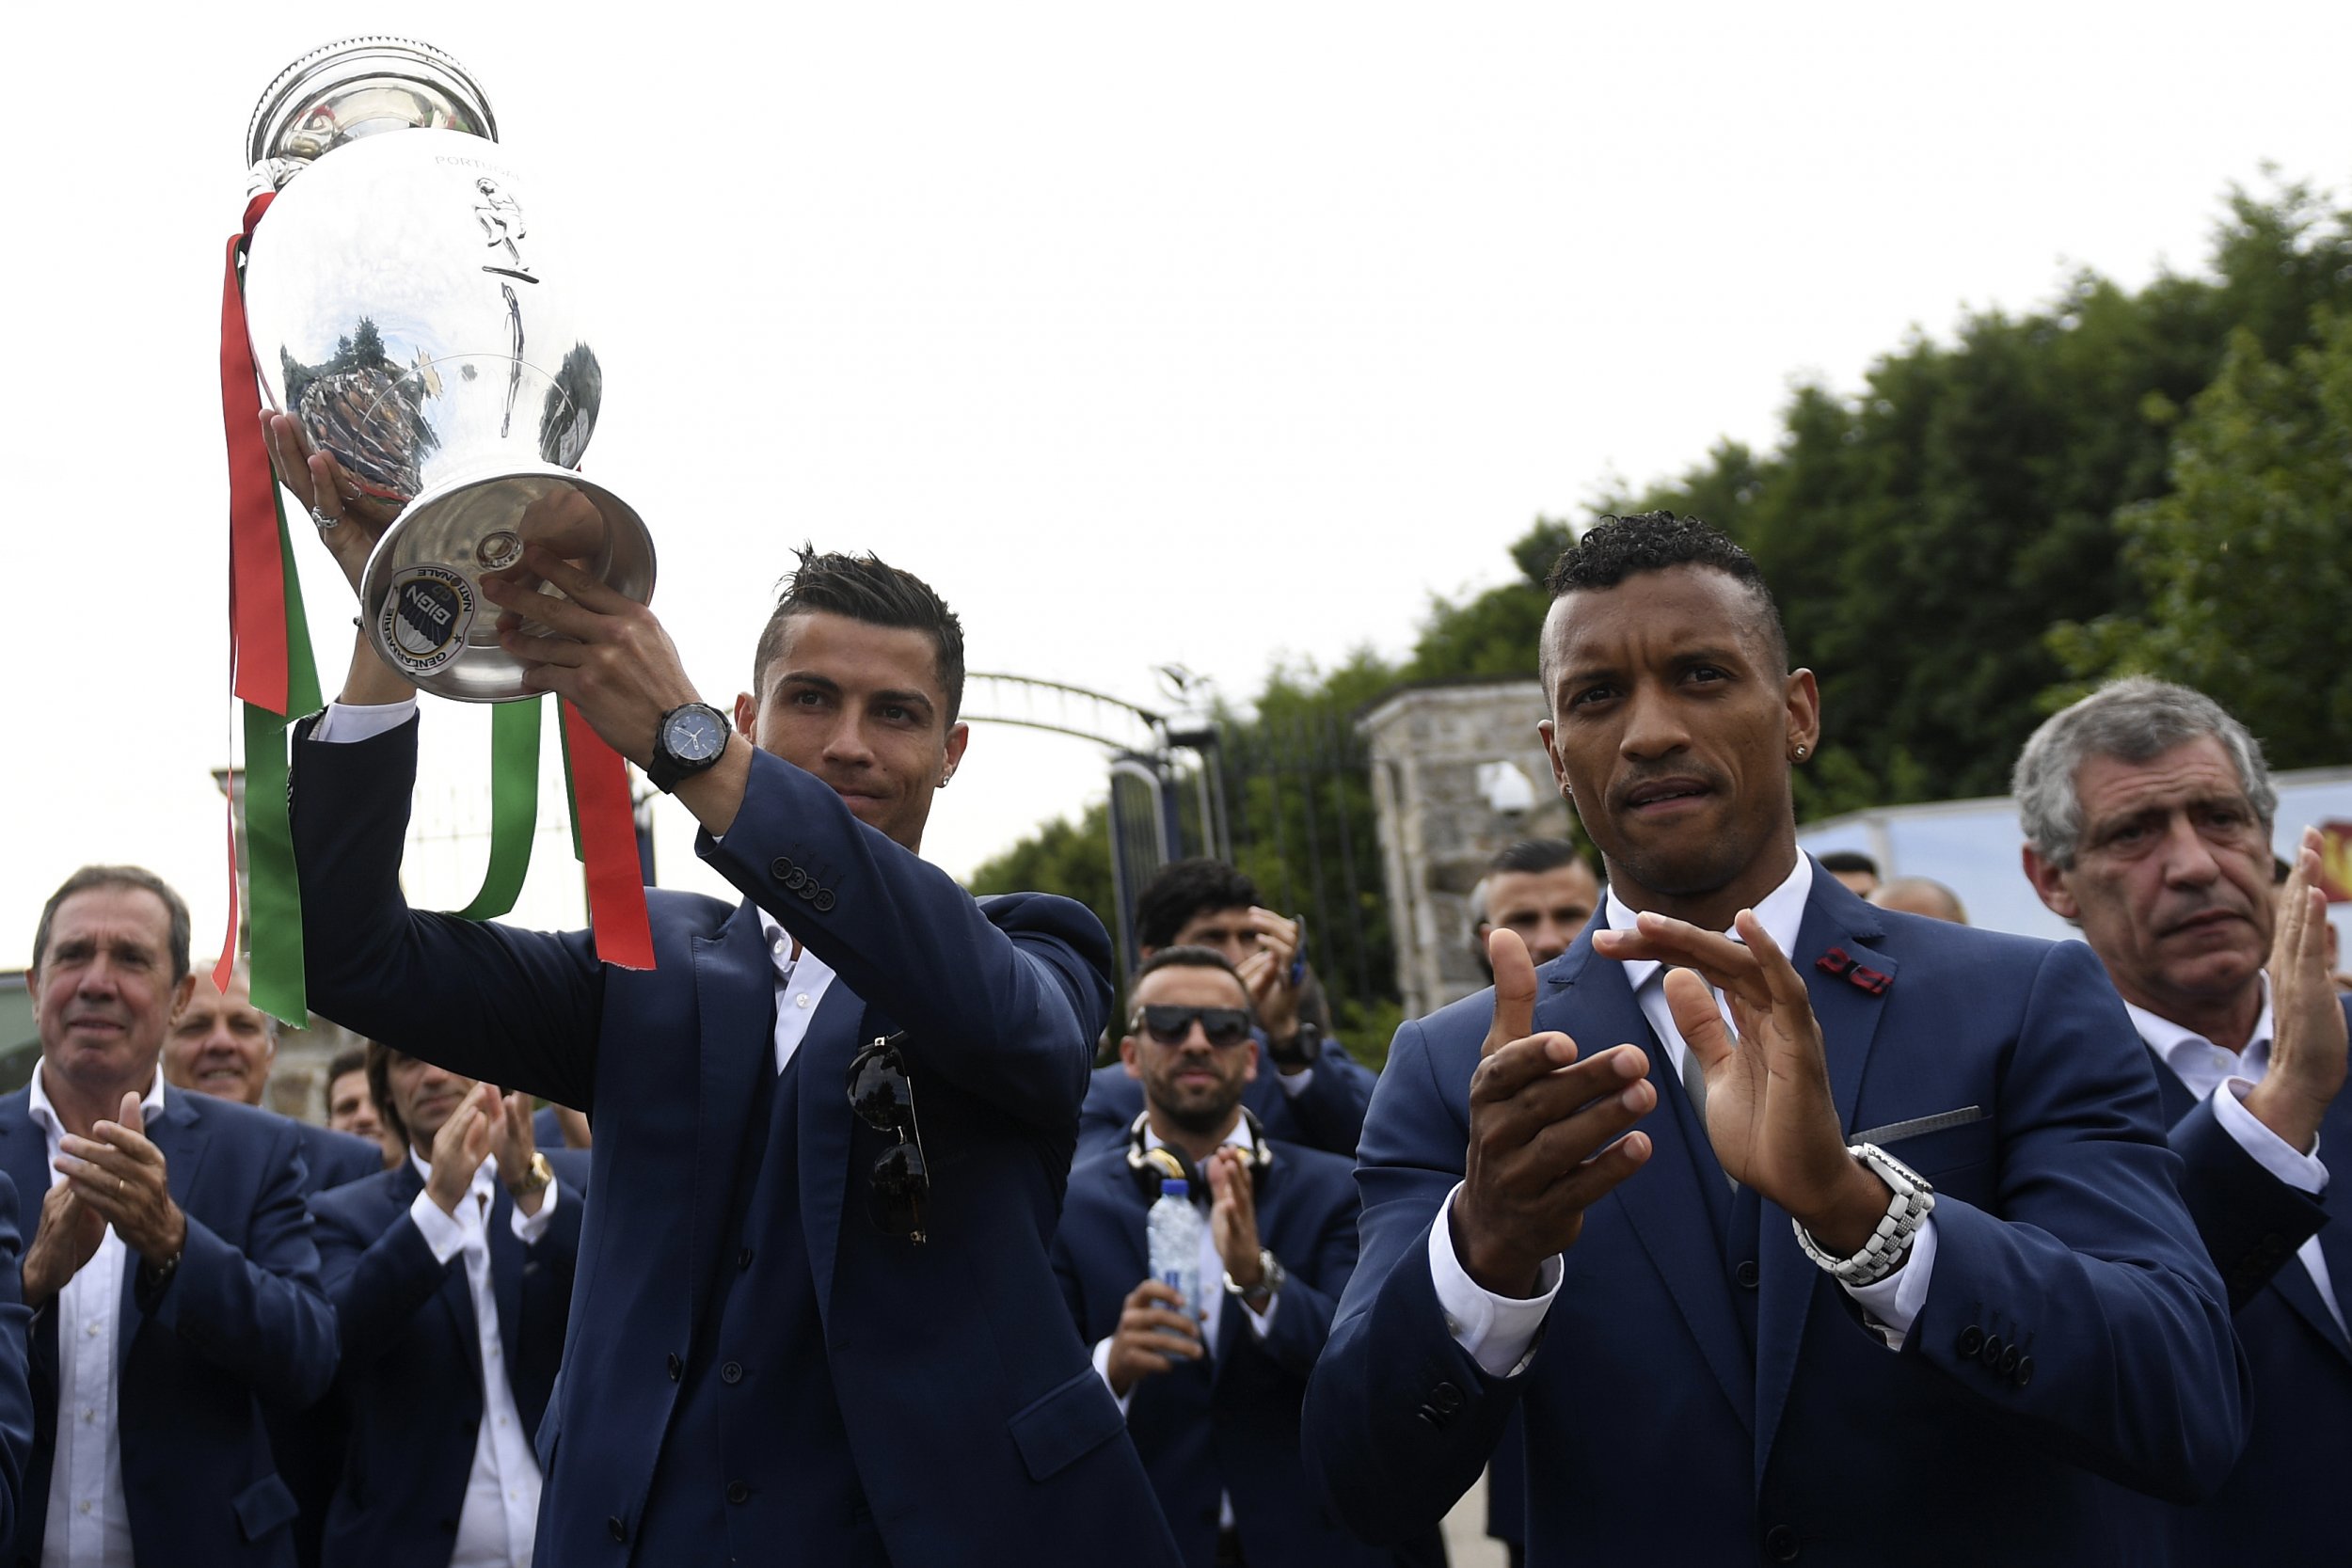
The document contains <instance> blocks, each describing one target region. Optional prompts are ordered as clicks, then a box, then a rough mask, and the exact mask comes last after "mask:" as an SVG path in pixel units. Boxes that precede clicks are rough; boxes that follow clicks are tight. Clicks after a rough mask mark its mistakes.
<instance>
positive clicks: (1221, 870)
mask: <svg viewBox="0 0 2352 1568" xmlns="http://www.w3.org/2000/svg"><path fill="white" fill-rule="evenodd" d="M1302 936H1303V932H1302V930H1301V927H1300V925H1299V923H1298V922H1297V921H1295V920H1289V919H1285V918H1284V917H1283V916H1281V915H1279V914H1277V913H1275V912H1274V911H1272V910H1269V909H1265V908H1263V907H1261V905H1260V903H1259V899H1258V884H1257V883H1255V882H1253V881H1251V880H1250V879H1249V878H1248V877H1246V876H1244V875H1243V874H1242V873H1241V872H1239V871H1237V870H1235V869H1234V868H1233V867H1232V866H1230V865H1227V864H1226V863H1224V862H1222V861H1216V860H1208V859H1205V858H1196V859H1192V860H1181V861H1174V862H1171V863H1168V864H1167V865H1165V866H1162V867H1161V868H1160V870H1159V871H1158V872H1157V873H1156V874H1154V875H1153V877H1152V879H1151V880H1150V881H1148V882H1146V883H1144V884H1143V891H1141V892H1140V893H1138V894H1136V948H1137V949H1138V951H1139V952H1140V954H1141V956H1142V957H1143V958H1145V959H1147V960H1148V959H1149V958H1151V957H1152V955H1153V954H1154V953H1157V952H1159V951H1161V950H1162V949H1163V948H1168V947H1177V946H1185V947H1205V948H1208V949H1209V950H1211V951H1212V952H1215V953H1216V954H1218V955H1220V956H1221V957H1222V958H1224V959H1225V961H1226V962H1227V963H1230V964H1232V966H1233V968H1234V969H1235V970H1236V971H1237V972H1238V973H1239V974H1240V975H1241V977H1242V983H1243V984H1244V985H1245V986H1246V987H1248V991H1249V1002H1250V1006H1251V1007H1252V1008H1253V1009H1254V1010H1255V1012H1256V1015H1257V1023H1256V1026H1257V1032H1258V1039H1259V1042H1260V1044H1261V1046H1262V1047H1263V1051H1262V1054H1263V1056H1264V1058H1265V1063H1266V1067H1267V1070H1266V1071H1263V1072H1261V1073H1260V1074H1258V1076H1257V1077H1256V1078H1255V1079H1253V1080H1252V1081H1251V1082H1250V1084H1249V1085H1248V1088H1247V1089H1246V1090H1245V1091H1244V1092H1243V1095H1242V1103H1243V1104H1245V1105H1247V1106H1248V1107H1249V1113H1250V1115H1252V1116H1254V1117H1257V1118H1258V1119H1259V1121H1260V1122H1262V1123H1263V1124H1264V1127H1265V1130H1266V1132H1268V1133H1269V1134H1270V1135H1271V1136H1274V1137H1277V1138H1280V1139H1282V1140H1283V1141H1285V1142H1288V1143H1302V1144H1305V1145H1307V1146H1308V1147H1309V1148H1320V1149H1326V1150H1327V1151H1329V1152H1330V1153H1333V1154H1344V1155H1346V1156H1348V1157H1349V1158H1351V1159H1352V1158H1354V1157H1355V1153H1356V1135H1357V1134H1358V1133H1359V1132H1362V1131H1363V1127H1364V1107H1365V1106H1366V1105H1368V1104H1370V1103H1371V1102H1372V1085H1373V1076H1372V1074H1371V1073H1370V1072H1368V1071H1366V1070H1365V1069H1363V1068H1362V1067H1360V1066H1359V1065H1358V1064H1357V1062H1356V1060H1355V1059H1354V1058H1353V1057H1351V1056H1349V1055H1348V1053H1347V1051H1346V1048H1345V1047H1343V1046H1342V1045H1341V1044H1340V1042H1339V1041H1338V1040H1336V1039H1334V1038H1332V1037H1330V1036H1329V1035H1327V1034H1326V1033H1325V1032H1324V1031H1323V1029H1322V1028H1321V1027H1320V1026H1319V1025H1318V1024H1317V1023H1316V1022H1314V1020H1313V1019H1311V1018H1310V1017H1308V1016H1306V1015H1307V1013H1308V1011H1309V1009H1308V1008H1306V1007H1305V1006H1303V1005H1302V1004H1303V1003H1304V1001H1305V999H1306V998H1305V992H1306V990H1307V987H1308V980H1309V976H1308V975H1307V974H1306V973H1305V965H1304V963H1303V962H1301V961H1300V954H1299V951H1298V947H1299V942H1300V940H1301V938H1302ZM1142 1110H1143V1095H1142V1092H1141V1090H1140V1089H1138V1088H1137V1086H1136V1081H1135V1079H1133V1078H1132V1077H1130V1076H1128V1074H1127V1070H1126V1069H1125V1068H1124V1067H1122V1066H1121V1065H1120V1063H1117V1062H1113V1063H1111V1064H1110V1065H1108V1066H1107V1067H1101V1068H1097V1069H1095V1071H1094V1081H1093V1083H1092V1084H1091V1085H1089V1086H1088V1089H1087V1099H1086V1108H1085V1111H1084V1112H1083V1113H1082V1114H1081V1116H1080V1117H1079V1123H1078V1148H1079V1151H1080V1152H1081V1153H1087V1154H1090V1153H1093V1152H1095V1151H1096V1150H1098V1149H1103V1148H1115V1147H1116V1146H1117V1145H1118V1144H1119V1143H1120V1140H1121V1139H1123V1138H1124V1137H1125V1136H1126V1134H1127V1129H1128V1127H1129V1126H1130V1125H1131V1124H1133V1122H1134V1121H1135V1119H1136V1116H1137V1115H1138V1114H1139V1113H1140V1112H1141V1111H1142Z"/></svg>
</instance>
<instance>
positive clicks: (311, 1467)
mask: <svg viewBox="0 0 2352 1568" xmlns="http://www.w3.org/2000/svg"><path fill="white" fill-rule="evenodd" d="M282 1119H284V1121H285V1123H286V1125H287V1126H288V1127H291V1128H292V1129H294V1148H296V1150H298V1151H299V1152H300V1154H301V1156H302V1196H303V1198H304V1200H305V1201H306V1202H307V1201H308V1200H309V1199H310V1198H311V1197H314V1196H317V1195H318V1194H320V1193H323V1192H326V1191H327V1190H328V1189H330V1188H334V1187H341V1186H343V1185H345V1184H346V1183H348V1182H353V1181H358V1180H360V1179H362V1178H363V1177H369V1176H373V1175H374V1174H376V1173H377V1172H378V1171H380V1170H382V1169H383V1168H384V1146H383V1145H381V1144H379V1143H377V1142H376V1141H375V1140H373V1138H355V1137H353V1136H352V1135H351V1134H350V1133H348V1132H336V1131H335V1130H334V1129H333V1128H331V1127H321V1126H319V1125H317V1124H316V1123H314V1122H308V1121H303V1120H300V1119H299V1118H296V1117H285V1118H282ZM262 1415H263V1416H264V1417H265V1418H267V1421H268V1424H269V1446H270V1451H271V1452H272V1453H273V1454H275V1455H276V1456H277V1459H278V1479H279V1480H281V1481H284V1482H285V1483H286V1489H287V1490H288V1491H290V1492H292V1493H293V1494H294V1507H295V1509H296V1510H297V1513H296V1514H295V1517H294V1557H295V1559H296V1560H297V1561H299V1562H300V1563H301V1564H302V1568H316V1565H317V1563H318V1560H319V1531H320V1529H321V1528H323V1527H324V1525H325V1523H326V1503H327V1499H328V1498H329V1497H333V1496H334V1492H335V1477H336V1476H337V1474H339V1473H340V1472H341V1471H342V1455H343V1420H342V1412H341V1411H339V1410H337V1409H336V1408H335V1405H334V1402H333V1401H332V1400H321V1401H319V1402H317V1403H316V1404H313V1405H311V1406H310V1408H309V1409H307V1410H294V1409H289V1408H288V1407H286V1406H284V1405H282V1404H278V1403H277V1402H274V1401H271V1402H264V1404H263V1407H262Z"/></svg>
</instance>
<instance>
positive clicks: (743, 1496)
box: [727, 1481, 752, 1503]
mask: <svg viewBox="0 0 2352 1568" xmlns="http://www.w3.org/2000/svg"><path fill="white" fill-rule="evenodd" d="M751 1500H752V1489H751V1488H750V1487H748V1486H746V1485H744V1484H743V1483H742V1482H741V1481H729V1482H727V1501H729V1502H731V1503H747V1502H750V1501H751Z"/></svg>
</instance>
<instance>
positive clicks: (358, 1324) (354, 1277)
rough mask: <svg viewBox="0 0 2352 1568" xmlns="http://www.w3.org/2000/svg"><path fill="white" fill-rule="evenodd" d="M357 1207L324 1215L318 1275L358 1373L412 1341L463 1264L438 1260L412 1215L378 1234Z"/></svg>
mask: <svg viewBox="0 0 2352 1568" xmlns="http://www.w3.org/2000/svg"><path fill="white" fill-rule="evenodd" d="M352 1208H353V1206H352V1205H350V1204H348V1203H344V1202H336V1201H333V1200H331V1199H330V1200H329V1201H326V1202H324V1203H320V1204H318V1205H317V1213H318V1245H319V1272H320V1275H321V1276H322V1277H323V1278H324V1279H325V1281H326V1295H327V1299H328V1300H329V1301H331V1302H333V1303H334V1304H335V1316H336V1321H337V1323H339V1324H340V1325H341V1328H342V1356H343V1360H344V1362H345V1363H346V1364H347V1365H349V1366H352V1367H354V1368H357V1367H359V1366H361V1365H364V1364H365V1363H367V1362H370V1361H373V1360H374V1359H375V1358H376V1357H378V1356H380V1355H382V1354H385V1353H386V1352H387V1351H389V1350H391V1349H392V1348H393V1347H394V1346H396V1345H398V1344H399V1343H400V1342H401V1341H402V1340H404V1339H405V1338H407V1336H408V1330H409V1325H410V1323H412V1322H413V1321H414V1320H415V1318H416V1315H417V1313H418V1312H420V1311H421V1310H422V1309H423V1308H424V1307H425V1305H426V1304H427V1303H428V1302H430V1301H432V1299H433V1298H434V1296H435V1294H436V1293H437V1292H438V1291H439V1290H440V1288H441V1283H442V1281H444V1280H445V1279H447V1278H448V1277H449V1275H450V1271H451V1270H453V1269H459V1268H462V1267H463V1266H464V1265H463V1264H461V1263H457V1262H450V1263H444V1262H442V1261H441V1260H440V1259H437V1258H436V1257H434V1256H433V1249H432V1247H431V1246H429V1245H427V1244H426V1243H425V1239H424V1234H423V1232H421V1231H420V1230H419V1229H418V1228H417V1224H416V1221H414V1220H412V1219H410V1218H409V1217H408V1214H407V1212H406V1211H405V1210H403V1211H402V1212H401V1214H400V1217H399V1218H397V1219H395V1220H394V1221H392V1223H391V1224H390V1225H389V1226H388V1227H385V1228H384V1229H383V1230H382V1231H381V1232H379V1233H377V1234H375V1235H373V1236H371V1235H369V1234H368V1233H367V1229H368V1227H363V1226H362V1225H361V1224H360V1223H359V1222H358V1217H357V1216H356V1215H355V1214H354V1213H353V1212H352ZM550 1228H552V1227H550Z"/></svg>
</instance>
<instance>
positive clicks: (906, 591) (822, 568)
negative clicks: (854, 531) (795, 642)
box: [752, 545, 963, 724]
mask: <svg viewBox="0 0 2352 1568" xmlns="http://www.w3.org/2000/svg"><path fill="white" fill-rule="evenodd" d="M792 553H793V554H794V555H796V556H798V557H799V558H800V564H799V565H797V566H795V567H793V569H792V570H791V571H790V572H788V573H787V574H785V578H784V581H783V583H782V584H781V585H780V587H781V592H780V593H779V594H777V597H776V608H775V609H774V610H773V611H771V613H770V614H769V616H768V624H767V625H766V626H762V627H761V628H760V631H759V646H758V647H757V648H755V650H754V651H753V654H752V695H753V696H754V697H755V698H756V697H759V696H761V695H763V694H764V692H765V689H766V685H767V680H768V666H769V665H771V664H773V663H774V662H775V661H776V656H777V655H778V654H780V653H782V652H783V651H784V626H785V623H786V622H787V621H788V620H790V619H791V618H792V617H793V616H795V615H805V614H808V613H810V612H812V611H819V610H821V611H823V612H824V613H826V614H830V615H839V616H842V617H844V618H846V619H848V620H851V621H863V622H865V623H866V625H867V626H898V627H903V628H905V629H906V630H909V631H919V632H922V633H924V634H925V635H926V636H928V637H930V640H931V646H932V647H933V648H934V649H935V650H937V653H938V656H939V686H940V691H941V693H942V694H943V695H944V696H945V697H946V699H947V714H946V722H947V723H949V724H952V723H954V722H955V721H956V715H957V714H958V713H960V712H961V711H962V709H963V623H962V622H961V620H959V619H957V617H956V612H955V611H954V610H949V609H948V608H947V604H946V600H944V599H942V598H941V597H940V596H939V595H938V594H936V593H935V592H933V591H932V589H931V585H930V583H928V582H925V581H924V580H923V579H922V578H918V577H916V576H915V575H914V573H912V572H904V571H900V570H899V569H898V567H896V566H893V565H890V564H889V563H888V562H884V561H883V560H882V558H881V557H880V556H877V555H875V554H873V553H872V552H870V551H869V552H867V553H866V554H865V555H844V554H842V553H840V552H838V551H833V550H828V551H826V552H824V553H822V554H819V553H818V549H817V546H814V545H803V546H800V548H798V549H797V550H795V551H793V552H792Z"/></svg>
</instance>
